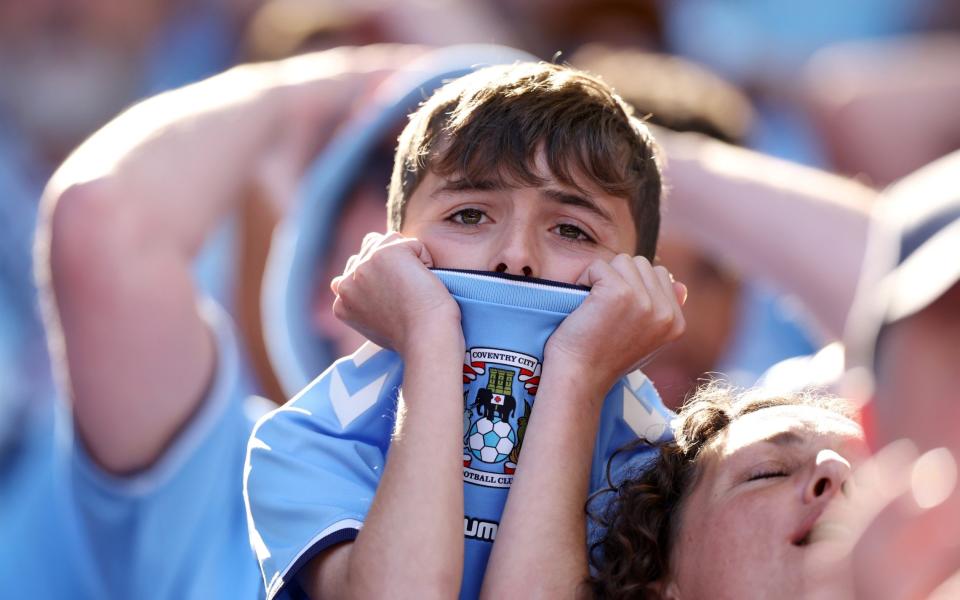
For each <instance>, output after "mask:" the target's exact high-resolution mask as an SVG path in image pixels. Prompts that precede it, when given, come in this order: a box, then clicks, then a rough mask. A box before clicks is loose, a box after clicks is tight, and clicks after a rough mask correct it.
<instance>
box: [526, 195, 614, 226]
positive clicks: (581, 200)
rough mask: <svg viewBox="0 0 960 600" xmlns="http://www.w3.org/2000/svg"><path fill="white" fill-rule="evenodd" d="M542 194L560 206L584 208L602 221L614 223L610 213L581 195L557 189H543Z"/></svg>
mask: <svg viewBox="0 0 960 600" xmlns="http://www.w3.org/2000/svg"><path fill="white" fill-rule="evenodd" d="M541 193H542V194H543V196H545V197H546V198H547V199H549V200H552V201H553V202H557V203H559V204H567V205H569V206H579V207H580V208H584V209H586V210H588V211H590V212H592V213H594V214H595V215H597V216H598V217H600V218H601V219H604V220H605V221H608V222H610V223H613V217H612V216H611V215H610V213H608V212H607V211H606V210H604V209H603V207H601V206H600V205H599V204H597V203H596V202H594V201H593V200H591V199H590V198H588V197H585V196H581V195H579V194H574V193H572V192H568V191H564V190H557V189H551V188H546V189H543V190H541Z"/></svg>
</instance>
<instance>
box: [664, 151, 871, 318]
mask: <svg viewBox="0 0 960 600" xmlns="http://www.w3.org/2000/svg"><path fill="white" fill-rule="evenodd" d="M663 137H664V140H665V143H664V145H665V147H666V150H667V157H668V161H667V173H666V175H667V183H668V185H669V187H670V188H671V191H670V196H669V204H668V207H667V211H666V214H665V221H664V224H665V227H666V228H667V230H674V231H676V232H678V233H680V234H681V235H684V236H685V237H689V238H692V239H694V240H696V241H698V242H699V243H701V244H703V245H704V247H705V248H706V249H708V250H710V251H712V252H715V253H716V254H718V255H719V256H722V257H725V258H726V259H727V260H729V261H730V262H731V263H732V264H734V265H735V266H736V267H737V268H738V269H739V270H740V271H741V272H742V273H744V274H745V275H747V276H750V277H757V278H761V279H765V280H768V281H771V282H773V283H774V284H776V285H777V286H778V287H780V289H782V290H784V291H786V292H789V293H794V294H796V295H797V296H798V297H799V298H800V299H801V300H802V301H803V302H804V303H805V304H806V305H807V306H808V307H809V308H810V310H811V311H812V312H813V314H814V315H815V316H816V317H817V318H818V320H819V321H820V322H821V324H822V325H823V326H824V327H825V328H826V329H827V331H828V332H829V333H830V334H832V335H834V336H840V335H841V333H842V331H843V324H844V321H845V319H846V314H847V311H848V310H849V307H850V303H851V302H852V300H853V293H854V290H855V289H856V285H857V280H858V276H859V272H860V264H861V262H862V259H863V252H864V246H865V244H866V232H867V213H868V209H869V206H870V204H871V203H872V202H873V201H874V200H875V198H876V192H875V191H874V190H871V189H869V188H867V187H865V186H863V185H860V184H859V183H857V182H854V181H852V180H848V179H845V178H842V177H838V176H835V175H831V174H828V173H825V172H822V171H817V170H815V169H810V168H807V167H803V166H800V165H796V164H792V163H788V162H786V161H782V160H779V159H775V158H773V157H769V156H764V155H761V154H758V153H756V152H751V151H749V150H744V149H740V148H734V147H732V146H728V145H725V144H721V143H719V142H714V141H710V140H707V139H705V138H702V137H700V136H697V137H691V136H676V135H665V136H663Z"/></svg>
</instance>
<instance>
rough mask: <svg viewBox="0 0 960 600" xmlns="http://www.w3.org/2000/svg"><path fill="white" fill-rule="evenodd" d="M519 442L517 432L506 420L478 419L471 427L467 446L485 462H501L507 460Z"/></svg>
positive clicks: (475, 455)
mask: <svg viewBox="0 0 960 600" xmlns="http://www.w3.org/2000/svg"><path fill="white" fill-rule="evenodd" d="M516 443H517V434H516V433H515V432H514V431H513V427H510V424H509V423H507V422H506V421H501V420H499V419H498V420H495V421H491V420H490V419H487V418H480V419H477V421H476V423H474V424H473V426H472V427H471V428H470V434H469V436H468V437H467V446H468V447H469V448H470V453H471V454H473V456H474V457H476V458H477V459H479V460H481V461H483V462H485V463H491V464H494V463H499V462H503V461H505V460H507V457H508V456H510V452H512V451H513V447H514V445H515V444H516Z"/></svg>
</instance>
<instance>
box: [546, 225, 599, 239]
mask: <svg viewBox="0 0 960 600" xmlns="http://www.w3.org/2000/svg"><path fill="white" fill-rule="evenodd" d="M554 229H555V231H556V232H557V235H559V236H560V237H562V238H566V239H568V240H578V241H584V242H592V241H593V239H592V238H591V237H590V236H589V235H587V234H586V233H584V231H583V230H582V229H580V228H579V227H577V226H576V225H571V224H570V223H561V224H560V225H557V226H556V227H555V228H554Z"/></svg>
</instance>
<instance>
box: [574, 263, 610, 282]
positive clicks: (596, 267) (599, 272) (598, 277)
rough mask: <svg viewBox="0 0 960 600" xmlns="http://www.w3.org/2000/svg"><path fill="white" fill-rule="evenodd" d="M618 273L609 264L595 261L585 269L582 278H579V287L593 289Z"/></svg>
mask: <svg viewBox="0 0 960 600" xmlns="http://www.w3.org/2000/svg"><path fill="white" fill-rule="evenodd" d="M614 273H616V271H614V269H613V267H612V266H610V264H609V263H607V262H606V261H602V260H599V259H598V260H595V261H593V262H592V263H590V265H589V266H587V268H586V269H584V271H583V273H581V274H580V277H579V278H577V285H582V286H585V287H589V288H592V287H593V286H595V285H597V284H598V283H600V282H601V281H603V280H604V279H609V278H610V277H611V276H612V275H613V274H614Z"/></svg>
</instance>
